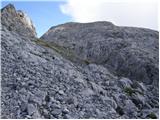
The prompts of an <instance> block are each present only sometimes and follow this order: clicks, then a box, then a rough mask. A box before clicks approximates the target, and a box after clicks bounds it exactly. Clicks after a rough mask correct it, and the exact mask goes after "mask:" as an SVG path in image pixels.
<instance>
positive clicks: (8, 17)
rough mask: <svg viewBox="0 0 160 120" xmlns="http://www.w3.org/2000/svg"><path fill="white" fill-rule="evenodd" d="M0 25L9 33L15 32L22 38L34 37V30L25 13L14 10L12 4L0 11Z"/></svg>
mask: <svg viewBox="0 0 160 120" xmlns="http://www.w3.org/2000/svg"><path fill="white" fill-rule="evenodd" d="M1 14H2V19H1V20H2V25H4V26H5V27H6V28H7V29H8V30H9V31H14V32H17V33H18V34H20V35H23V36H32V37H36V30H35V27H34V25H33V23H32V21H31V19H30V18H29V17H28V16H27V14H26V13H24V12H22V11H21V10H16V9H15V7H14V5H13V4H8V5H7V6H5V7H4V8H2V9H1Z"/></svg>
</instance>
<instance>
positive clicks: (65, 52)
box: [35, 39, 91, 65]
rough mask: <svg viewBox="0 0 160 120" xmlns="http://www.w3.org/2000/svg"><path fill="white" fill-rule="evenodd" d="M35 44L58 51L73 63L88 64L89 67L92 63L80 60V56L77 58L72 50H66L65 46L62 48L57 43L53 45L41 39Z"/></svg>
mask: <svg viewBox="0 0 160 120" xmlns="http://www.w3.org/2000/svg"><path fill="white" fill-rule="evenodd" d="M35 42H36V43H37V44H39V45H41V46H44V47H47V48H50V49H52V50H54V51H56V52H57V53H59V54H61V55H62V56H63V57H65V58H67V59H69V60H70V61H72V62H76V63H82V64H87V65H88V64H90V63H91V61H89V60H86V59H85V60H84V59H82V58H80V57H79V56H77V55H76V53H74V52H73V51H72V50H70V49H68V48H65V47H63V46H60V45H58V44H56V43H53V42H52V43H48V42H45V41H44V40H41V39H37V40H35Z"/></svg>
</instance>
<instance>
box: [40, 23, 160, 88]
mask: <svg viewBox="0 0 160 120" xmlns="http://www.w3.org/2000/svg"><path fill="white" fill-rule="evenodd" d="M158 38H159V37H158V32H157V31H153V30H149V29H142V28H133V27H118V26H115V25H113V24H112V23H109V22H94V23H85V24H82V23H66V24H62V25H58V26H55V27H52V28H50V29H49V30H48V31H47V32H46V33H45V34H44V35H43V36H42V37H41V39H42V40H44V41H46V42H48V43H49V44H58V45H60V46H63V47H66V48H68V49H70V50H71V51H73V53H74V54H75V55H78V56H79V58H80V59H82V60H85V61H88V62H89V63H96V64H101V65H103V66H105V67H107V68H108V69H109V70H110V71H112V72H114V73H115V74H117V75H118V76H122V77H129V78H130V79H133V80H138V81H142V82H144V83H146V84H154V85H158V79H159V78H158V70H159V69H158V48H159V46H158Z"/></svg>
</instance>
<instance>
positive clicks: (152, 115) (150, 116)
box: [147, 113, 157, 119]
mask: <svg viewBox="0 0 160 120" xmlns="http://www.w3.org/2000/svg"><path fill="white" fill-rule="evenodd" d="M147 117H148V118H151V119H157V116H156V115H155V114H154V113H150V114H149V115H147Z"/></svg>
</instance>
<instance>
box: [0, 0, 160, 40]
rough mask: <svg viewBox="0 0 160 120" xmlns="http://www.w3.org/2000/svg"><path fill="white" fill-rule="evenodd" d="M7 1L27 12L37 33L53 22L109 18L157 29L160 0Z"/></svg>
mask: <svg viewBox="0 0 160 120" xmlns="http://www.w3.org/2000/svg"><path fill="white" fill-rule="evenodd" d="M4 1H5V2H2V7H4V6H5V5H7V4H8V3H12V4H14V6H15V7H16V9H17V10H22V11H24V12H25V13H27V14H28V16H29V17H30V18H31V19H32V21H33V24H34V25H35V27H36V30H37V34H38V37H40V36H42V35H43V34H44V33H45V32H46V31H47V30H48V29H49V28H50V27H52V26H55V25H58V24H63V23H66V22H71V21H72V22H81V23H86V22H94V21H110V22H112V23H113V24H115V25H118V26H133V27H143V28H150V29H154V30H158V0H46V1H45V0H37V1H36V0H27V1H26V0H23V2H22V0H17V1H16V0H4ZM15 1H16V2H15ZM24 1H25V2H24ZM29 1H30V2H29Z"/></svg>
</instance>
